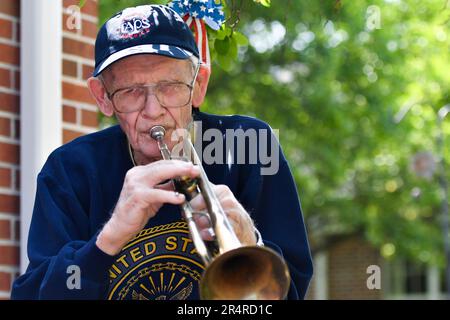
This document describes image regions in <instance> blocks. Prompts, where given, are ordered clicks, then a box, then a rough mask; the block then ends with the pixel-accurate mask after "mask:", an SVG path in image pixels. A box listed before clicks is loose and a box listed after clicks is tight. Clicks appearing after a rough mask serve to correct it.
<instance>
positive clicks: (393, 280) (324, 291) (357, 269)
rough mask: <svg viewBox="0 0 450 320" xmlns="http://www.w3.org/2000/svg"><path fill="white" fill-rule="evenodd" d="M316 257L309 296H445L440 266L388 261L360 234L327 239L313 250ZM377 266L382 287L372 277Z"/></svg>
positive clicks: (400, 297) (317, 297)
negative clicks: (322, 244)
mask: <svg viewBox="0 0 450 320" xmlns="http://www.w3.org/2000/svg"><path fill="white" fill-rule="evenodd" d="M313 260H314V272H315V274H314V277H313V280H312V282H311V285H310V288H309V291H308V294H307V297H306V298H307V299H309V300H316V299H318V300H324V299H337V300H344V299H345V300H347V299H358V300H364V299H433V300H435V299H444V279H443V274H442V272H441V271H440V270H439V269H438V268H437V267H432V266H426V265H418V264H416V263H411V262H409V261H407V260H404V259H400V258H399V259H396V260H394V261H386V260H385V259H383V258H382V257H381V255H380V254H379V250H378V249H376V248H374V247H373V246H371V245H370V244H369V243H368V242H367V241H365V240H364V239H363V237H362V236H360V235H347V236H338V237H336V236H335V237H333V238H330V239H328V241H327V244H326V245H325V246H322V247H321V248H318V249H317V250H313ZM373 266H375V268H374V267H373ZM368 268H369V270H368ZM376 268H379V275H380V283H379V284H380V285H379V289H378V288H375V287H374V286H372V285H373V284H374V282H373V281H371V280H372V279H373V278H370V277H371V276H372V275H374V272H373V269H376ZM368 281H369V285H368Z"/></svg>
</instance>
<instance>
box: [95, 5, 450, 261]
mask: <svg viewBox="0 0 450 320" xmlns="http://www.w3.org/2000/svg"><path fill="white" fill-rule="evenodd" d="M164 2H165V1H160V3H164ZM254 2H259V3H260V4H262V5H255V3H254ZM254 2H252V1H246V0H241V1H239V0H235V1H227V2H226V3H224V4H225V11H226V12H227V17H228V19H227V22H226V24H225V26H223V27H222V28H221V29H220V30H218V31H213V30H209V31H208V34H209V42H210V48H211V55H212V60H213V61H214V63H213V65H212V78H211V80H210V85H209V88H208V94H207V99H206V101H205V103H204V105H203V106H202V110H204V111H207V112H212V113H218V114H234V113H238V114H247V115H251V116H256V117H258V118H260V119H262V120H265V121H267V122H268V123H269V124H270V125H271V126H272V127H273V128H275V129H279V136H280V141H281V144H282V146H283V150H284V153H285V155H286V157H287V159H288V161H289V164H290V167H291V169H292V172H293V175H294V178H295V180H296V182H297V185H298V190H299V196H300V198H301V200H302V208H303V210H304V214H305V217H306V221H307V225H308V229H309V232H310V237H311V243H312V244H313V246H314V245H315V244H317V243H319V242H320V239H321V238H322V237H323V236H324V235H325V236H326V235H332V234H336V233H351V232H356V231H357V232H362V233H363V234H364V235H365V237H366V238H367V239H368V240H369V241H370V242H371V243H372V244H374V245H375V246H378V247H379V248H380V252H381V253H383V254H384V255H385V256H386V257H387V258H391V257H395V256H397V255H401V256H407V257H410V258H413V259H415V260H417V261H422V262H427V263H434V264H440V265H442V263H443V259H444V257H443V250H442V248H443V244H442V239H443V236H442V232H441V227H440V219H441V213H440V204H441V202H442V195H441V190H440V188H439V185H438V183H437V178H438V175H441V176H444V175H445V178H446V179H447V180H448V179H449V178H450V177H449V171H448V170H447V171H446V172H442V171H438V172H436V173H435V174H434V176H433V177H432V178H431V179H428V180H427V179H423V178H419V177H417V176H416V175H415V174H414V173H413V172H412V171H411V169H410V164H411V158H412V157H413V155H414V154H416V153H417V152H419V151H430V152H432V153H434V154H435V155H437V149H436V138H437V135H438V133H439V131H438V127H437V126H436V119H437V118H436V114H437V110H438V109H439V108H441V107H442V106H443V105H445V104H448V103H449V102H450V101H449V100H450V95H449V92H450V89H449V84H450V72H448V64H449V61H450V59H449V58H450V54H449V48H450V33H449V21H450V20H449V18H448V17H449V16H450V8H449V4H448V2H447V1H444V0H430V1H420V0H398V1H396V0H391V1H384V0H383V1H382V0H375V1H368V0H362V1H297V0H273V1H271V5H270V7H269V8H267V7H266V6H267V5H268V4H269V3H270V2H269V1H254ZM143 3H148V1H138V0H129V1H127V0H120V1H119V0H102V1H100V12H101V20H102V21H104V20H105V15H106V16H109V15H110V14H111V13H112V12H115V11H117V10H118V9H121V8H123V7H126V6H129V5H131V4H133V5H136V4H143ZM373 5H375V6H376V7H375V9H378V10H379V13H380V14H381V15H380V21H379V22H380V25H379V28H372V27H371V26H370V25H368V24H367V22H368V20H369V19H370V18H371V17H373V16H371V11H369V6H373ZM119 7H120V8H119ZM372 9H373V7H372ZM106 12H108V14H106ZM372 14H373V12H372ZM406 110H408V112H406V114H405V115H404V116H403V117H400V115H402V114H403V113H404V111H406ZM449 121H450V116H447V118H446V119H445V120H444V121H443V126H442V131H443V134H444V137H446V138H447V142H446V144H445V147H444V154H443V155H442V156H443V159H444V161H445V162H446V163H447V164H448V161H449V158H450V148H448V136H449V134H450V123H449ZM447 167H448V166H447Z"/></svg>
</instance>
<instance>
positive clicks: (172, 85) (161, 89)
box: [100, 64, 200, 113]
mask: <svg viewBox="0 0 450 320" xmlns="http://www.w3.org/2000/svg"><path fill="white" fill-rule="evenodd" d="M199 68H200V64H198V65H197V66H196V70H195V74H194V78H193V79H192V82H191V83H190V84H187V83H184V82H181V81H174V82H169V81H162V82H158V83H155V84H146V85H136V86H131V87H127V88H121V89H117V90H116V91H114V92H112V93H111V94H110V93H109V92H108V91H106V94H107V97H108V99H109V100H110V101H111V102H112V104H113V107H114V109H115V110H116V111H117V112H119V113H131V112H136V111H139V110H142V109H143V108H144V107H145V105H146V103H147V97H148V95H149V94H150V93H151V94H153V95H154V96H155V97H156V99H157V100H158V102H159V104H160V105H161V106H162V107H165V108H180V107H184V106H186V105H188V104H189V102H191V99H192V89H193V88H194V83H195V80H196V78H197V75H198V70H199ZM100 79H101V81H102V83H103V86H104V87H105V83H104V82H103V79H102V78H100ZM105 88H106V87H105ZM105 90H106V89H105ZM149 91H150V92H149Z"/></svg>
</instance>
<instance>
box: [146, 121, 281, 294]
mask: <svg viewBox="0 0 450 320" xmlns="http://www.w3.org/2000/svg"><path fill="white" fill-rule="evenodd" d="M165 133H166V131H165V129H164V127H162V126H154V127H152V128H151V129H150V132H149V134H150V136H151V137H152V138H153V139H154V140H156V142H157V143H158V148H159V150H160V152H161V155H162V157H163V159H165V160H169V159H171V158H172V157H171V155H170V151H169V149H168V147H167V145H166V144H165V143H164V136H165ZM183 142H184V145H185V147H186V148H189V150H188V152H187V154H190V155H191V159H190V161H192V162H193V163H194V164H196V165H198V166H199V168H200V176H199V178H197V179H192V178H190V177H179V178H177V179H174V180H173V182H174V186H175V189H176V191H178V192H180V193H183V194H184V195H185V196H186V201H185V202H184V203H183V204H182V205H181V206H180V207H181V210H182V213H183V216H184V219H185V220H186V222H187V225H188V228H189V232H190V235H191V238H192V241H193V243H194V245H195V248H196V250H197V252H198V254H199V255H200V257H201V258H202V260H203V262H204V264H205V271H204V273H203V275H202V278H201V280H200V297H201V298H202V299H207V300H212V299H218V300H245V299H250V300H278V299H284V298H285V297H286V295H287V292H288V289H289V283H290V275H289V270H288V267H287V265H286V263H285V261H284V260H283V259H282V258H281V257H280V255H279V254H278V253H276V252H275V251H273V250H272V249H269V248H267V247H261V246H243V245H242V244H241V243H240V241H239V239H238V238H237V236H236V234H235V233H234V230H233V228H232V226H231V224H230V222H229V221H228V218H227V215H226V214H225V212H224V210H223V208H222V206H221V205H220V202H219V200H218V199H217V197H216V195H215V193H214V191H213V189H212V187H211V184H210V182H209V180H208V177H207V175H206V173H205V170H204V169H203V166H202V164H201V161H200V160H199V157H198V155H197V153H196V151H195V149H194V146H193V145H192V143H191V141H190V140H189V139H185V140H184V141H183ZM198 194H201V195H202V196H203V198H204V200H205V203H206V207H207V214H208V216H209V218H210V220H211V224H212V228H213V231H214V234H215V238H216V239H215V241H216V244H217V247H218V249H219V253H218V254H217V255H216V256H214V255H213V253H212V252H210V251H209V250H208V248H207V246H206V244H205V242H204V241H203V239H202V238H201V236H200V232H199V230H198V228H197V225H196V224H195V221H194V215H195V214H198V213H199V212H195V211H194V210H193V208H192V207H191V205H190V200H191V199H193V198H194V197H196V196H197V195H198ZM202 214H203V213H202Z"/></svg>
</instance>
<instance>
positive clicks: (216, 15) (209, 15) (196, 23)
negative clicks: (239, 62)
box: [168, 0, 225, 68]
mask: <svg viewBox="0 0 450 320" xmlns="http://www.w3.org/2000/svg"><path fill="white" fill-rule="evenodd" d="M168 6H169V7H170V8H172V9H173V10H174V11H175V12H177V13H178V14H179V15H180V16H181V17H183V20H184V21H185V22H186V24H187V25H188V26H189V27H190V28H193V31H194V35H195V41H196V42H197V46H198V49H199V53H200V60H201V61H202V63H203V64H205V65H206V66H207V67H208V68H210V67H211V57H210V54H209V46H208V34H207V32H206V25H208V26H209V27H210V28H211V29H213V30H219V29H220V27H221V26H222V24H223V22H224V21H225V15H224V13H223V8H222V6H221V1H220V0H172V2H170V3H169V4H168Z"/></svg>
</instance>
